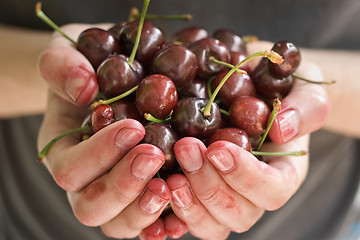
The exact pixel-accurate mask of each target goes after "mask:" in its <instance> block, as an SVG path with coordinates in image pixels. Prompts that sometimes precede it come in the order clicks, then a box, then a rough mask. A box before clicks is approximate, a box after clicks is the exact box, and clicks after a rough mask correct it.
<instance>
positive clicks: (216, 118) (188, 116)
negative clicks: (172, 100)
mask: <svg viewBox="0 0 360 240" xmlns="http://www.w3.org/2000/svg"><path fill="white" fill-rule="evenodd" d="M208 102H209V99H202V98H184V99H181V100H180V101H179V102H178V104H177V105H176V107H175V108H174V111H173V113H172V117H171V118H172V126H173V127H174V129H175V130H176V132H177V133H178V134H179V135H180V136H192V137H197V138H199V139H204V138H207V137H210V136H211V135H212V134H213V133H214V132H216V130H218V129H219V127H220V124H221V113H220V109H219V107H218V105H217V104H216V103H214V102H213V103H211V108H210V115H209V116H204V114H203V112H202V110H203V108H204V107H205V106H206V105H207V103H208Z"/></svg>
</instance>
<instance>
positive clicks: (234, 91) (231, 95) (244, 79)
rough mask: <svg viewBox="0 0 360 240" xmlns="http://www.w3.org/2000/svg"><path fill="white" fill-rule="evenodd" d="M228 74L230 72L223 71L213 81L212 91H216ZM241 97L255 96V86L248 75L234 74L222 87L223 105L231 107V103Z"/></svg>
mask: <svg viewBox="0 0 360 240" xmlns="http://www.w3.org/2000/svg"><path fill="white" fill-rule="evenodd" d="M227 73H228V71H223V72H221V73H219V74H218V75H217V76H216V77H215V78H214V79H213V80H212V81H211V89H212V91H214V90H215V89H216V87H217V86H218V85H219V84H220V82H221V81H222V79H223V78H224V77H225V75H226V74H227ZM240 96H255V86H254V84H253V82H252V80H251V78H250V76H249V75H248V74H237V73H233V74H231V75H230V77H229V78H228V79H227V81H226V82H225V83H224V85H223V86H222V87H221V89H220V91H219V97H220V98H221V103H222V104H224V105H225V106H226V107H229V106H230V104H231V102H232V101H233V100H234V99H235V98H237V97H240Z"/></svg>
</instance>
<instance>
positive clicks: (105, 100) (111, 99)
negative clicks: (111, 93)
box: [90, 86, 139, 110]
mask: <svg viewBox="0 0 360 240" xmlns="http://www.w3.org/2000/svg"><path fill="white" fill-rule="evenodd" d="M138 87H139V86H135V87H133V88H131V89H130V90H127V91H126V92H124V93H122V94H120V95H117V96H115V97H113V98H109V99H100V100H98V101H95V102H93V103H92V104H91V105H90V110H93V109H94V108H96V107H97V106H99V105H100V104H107V105H110V104H111V103H113V102H116V101H117V100H120V99H123V98H124V97H127V96H129V95H130V94H132V93H133V92H135V91H136V90H137V89H138Z"/></svg>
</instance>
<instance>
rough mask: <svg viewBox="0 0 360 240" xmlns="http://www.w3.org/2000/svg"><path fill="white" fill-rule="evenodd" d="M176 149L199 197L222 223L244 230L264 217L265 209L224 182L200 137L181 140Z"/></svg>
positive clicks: (177, 155) (236, 230) (176, 153)
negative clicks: (208, 157) (258, 206)
mask: <svg viewBox="0 0 360 240" xmlns="http://www.w3.org/2000/svg"><path fill="white" fill-rule="evenodd" d="M174 152H175V155H176V159H177V160H178V161H179V163H180V165H181V167H182V169H183V171H184V173H185V175H186V178H187V179H188V181H189V183H190V186H191V189H192V191H193V192H194V194H195V196H196V197H197V199H198V200H199V201H200V202H201V203H202V205H203V206H204V207H205V208H206V209H207V210H208V211H209V213H210V214H211V215H212V216H213V217H214V218H215V219H216V220H217V221H218V222H220V223H221V224H224V225H225V226H226V227H228V228H230V229H231V230H232V231H235V232H243V231H246V230H248V229H249V228H250V227H251V226H252V225H253V224H254V223H255V222H256V221H257V220H258V219H259V218H260V216H261V215H262V211H261V210H260V209H258V208H257V207H256V206H255V205H253V204H252V203H251V202H250V201H248V200H247V199H246V198H244V197H243V196H241V195H240V194H238V193H237V192H236V191H234V190H233V189H232V188H230V187H229V186H228V185H227V184H226V182H224V180H223V179H222V177H221V176H220V175H219V173H218V171H217V170H216V168H215V167H214V166H213V165H212V164H211V162H209V161H208V159H207V158H206V156H205V152H206V147H205V146H204V144H203V143H202V142H201V141H200V140H199V139H196V138H183V139H180V140H179V141H178V142H177V143H176V144H175V145H174ZM169 187H170V185H169ZM171 190H172V189H171ZM189 228H190V227H189Z"/></svg>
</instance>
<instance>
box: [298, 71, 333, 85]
mask: <svg viewBox="0 0 360 240" xmlns="http://www.w3.org/2000/svg"><path fill="white" fill-rule="evenodd" d="M292 75H293V77H295V78H297V79H300V80H302V81H305V82H308V83H314V84H325V85H331V84H334V83H335V82H336V81H335V80H331V81H314V80H310V79H306V78H303V77H301V76H299V75H297V74H296V73H293V74H292Z"/></svg>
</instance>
